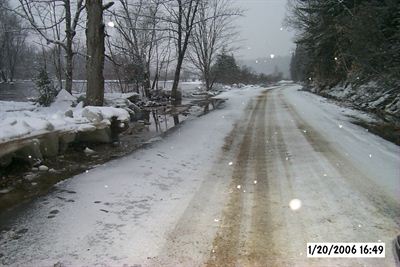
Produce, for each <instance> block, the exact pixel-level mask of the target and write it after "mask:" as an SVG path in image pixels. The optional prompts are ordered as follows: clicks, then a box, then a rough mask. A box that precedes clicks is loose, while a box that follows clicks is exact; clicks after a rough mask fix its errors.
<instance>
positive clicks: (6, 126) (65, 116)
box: [0, 90, 130, 142]
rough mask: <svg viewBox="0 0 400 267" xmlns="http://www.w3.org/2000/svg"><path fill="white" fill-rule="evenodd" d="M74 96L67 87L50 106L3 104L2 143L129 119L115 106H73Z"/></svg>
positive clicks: (127, 115) (0, 129) (1, 114)
mask: <svg viewBox="0 0 400 267" xmlns="http://www.w3.org/2000/svg"><path fill="white" fill-rule="evenodd" d="M74 101H76V100H75V97H73V96H71V95H70V94H69V93H68V92H66V91H65V90H62V91H61V92H60V93H59V95H58V96H57V98H56V100H55V102H54V103H53V104H52V105H51V106H50V107H38V106H36V105H34V104H32V103H26V102H7V101H2V102H1V103H0V120H1V121H0V142H7V141H10V140H15V139H19V138H22V137H29V136H34V135H38V134H42V133H46V132H51V131H79V130H80V129H82V125H86V124H92V123H103V124H105V125H109V124H110V123H111V119H112V118H116V119H118V120H120V121H123V122H125V121H128V120H129V119H130V116H129V113H128V111H126V110H125V109H121V108H114V107H84V108H82V107H80V106H79V105H78V106H77V107H71V105H72V104H73V103H74Z"/></svg>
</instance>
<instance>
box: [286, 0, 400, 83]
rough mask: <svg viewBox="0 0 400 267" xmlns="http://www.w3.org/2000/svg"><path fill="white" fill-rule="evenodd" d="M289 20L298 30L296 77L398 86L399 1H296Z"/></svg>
mask: <svg viewBox="0 0 400 267" xmlns="http://www.w3.org/2000/svg"><path fill="white" fill-rule="evenodd" d="M286 22H287V24H288V25H289V26H290V27H292V28H294V29H295V30H296V31H297V37H296V44H297V48H296V51H295V52H294V54H293V57H292V60H291V76H292V78H293V79H294V80H296V81H302V82H306V83H313V84H314V85H316V86H318V87H320V88H327V87H331V86H335V85H337V84H338V83H340V82H350V83H354V84H361V83H366V82H368V81H376V82H378V83H379V84H381V85H382V88H389V87H391V88H396V87H397V88H398V87H399V85H400V81H399V80H400V79H399V78H400V4H399V1H398V0H368V1H367V0H334V1H325V0H307V1H304V0H291V1H290V2H289V15H288V16H287V18H286ZM397 90H398V89H397Z"/></svg>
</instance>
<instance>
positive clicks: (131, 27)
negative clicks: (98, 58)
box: [110, 0, 164, 97]
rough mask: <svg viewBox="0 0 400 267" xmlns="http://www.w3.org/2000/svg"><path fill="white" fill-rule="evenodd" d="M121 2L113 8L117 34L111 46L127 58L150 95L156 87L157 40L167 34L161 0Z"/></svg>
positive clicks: (133, 76) (122, 56) (145, 90)
mask: <svg viewBox="0 0 400 267" xmlns="http://www.w3.org/2000/svg"><path fill="white" fill-rule="evenodd" d="M118 3H119V6H120V8H119V9H118V10H116V11H114V12H112V19H113V20H114V22H112V23H113V24H115V29H116V33H117V34H116V36H115V37H112V38H111V39H112V41H111V48H112V49H114V50H116V52H117V54H118V55H119V58H121V59H122V58H123V59H124V61H125V67H128V68H129V69H130V72H132V73H131V79H133V80H135V81H136V83H137V84H138V86H139V85H140V86H141V87H142V88H143V89H144V92H145V93H144V94H145V96H146V97H148V96H149V92H150V88H152V85H151V81H150V77H151V75H150V72H151V71H150V69H151V63H152V60H153V58H154V57H155V54H156V51H155V50H156V44H159V42H160V40H161V39H163V38H164V37H163V35H162V31H160V29H159V23H160V19H159V17H158V16H159V14H158V13H159V9H160V3H161V0H153V1H147V0H135V1H131V0H119V1H118ZM110 53H111V51H110ZM121 65H123V64H121Z"/></svg>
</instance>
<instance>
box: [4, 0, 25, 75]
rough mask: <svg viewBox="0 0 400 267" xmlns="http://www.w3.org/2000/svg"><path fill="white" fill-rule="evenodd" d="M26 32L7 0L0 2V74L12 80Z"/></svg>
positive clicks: (23, 45)
mask: <svg viewBox="0 0 400 267" xmlns="http://www.w3.org/2000/svg"><path fill="white" fill-rule="evenodd" d="M26 36H27V33H26V31H25V29H24V28H23V25H22V22H21V21H20V19H19V18H18V17H17V16H16V15H15V14H13V13H12V12H11V11H10V8H9V4H8V1H6V0H2V1H1V2H0V74H1V78H2V80H3V81H4V82H7V81H8V80H10V81H13V79H14V75H15V69H16V66H17V64H18V61H19V59H20V58H21V52H22V50H23V49H24V48H25V39H26Z"/></svg>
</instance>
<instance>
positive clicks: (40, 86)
mask: <svg viewBox="0 0 400 267" xmlns="http://www.w3.org/2000/svg"><path fill="white" fill-rule="evenodd" d="M35 84H36V89H37V90H38V93H39V97H38V98H37V102H38V103H39V104H40V105H42V106H46V107H48V106H50V105H51V103H53V102H54V99H55V98H56V96H57V90H56V88H55V87H54V84H53V81H52V80H50V78H49V74H48V73H47V70H46V69H45V68H40V69H39V72H38V74H37V76H36V79H35Z"/></svg>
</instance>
